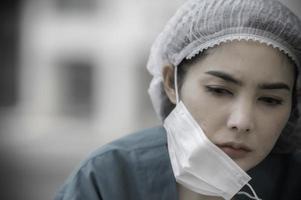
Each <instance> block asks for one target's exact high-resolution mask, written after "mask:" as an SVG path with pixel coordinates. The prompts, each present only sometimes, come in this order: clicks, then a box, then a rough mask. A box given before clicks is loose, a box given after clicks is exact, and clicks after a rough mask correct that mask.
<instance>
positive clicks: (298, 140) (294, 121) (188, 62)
mask: <svg viewBox="0 0 301 200" xmlns="http://www.w3.org/2000/svg"><path fill="white" fill-rule="evenodd" d="M208 54H209V53H208V51H206V50H205V51H203V52H202V53H200V54H199V55H197V56H195V57H194V58H192V59H184V60H183V61H182V62H181V63H180V64H179V65H178V69H177V81H178V82H177V83H178V91H181V88H182V85H183V82H184V80H185V77H186V73H187V72H188V70H189V68H190V67H191V66H192V65H193V64H195V63H197V62H199V61H200V60H202V59H203V58H204V57H205V56H206V55H208ZM289 60H290V62H291V63H292V64H293V66H294V76H295V77H294V79H295V80H294V87H293V91H292V109H291V113H290V117H289V120H288V122H287V124H286V126H285V127H284V128H283V130H282V133H281V134H280V136H279V138H278V140H277V142H276V144H275V146H274V147H273V149H272V152H273V153H289V152H293V151H295V150H296V149H301V134H299V131H301V126H300V125H299V126H298V124H299V123H298V119H299V111H298V110H299V109H298V96H299V94H298V91H297V87H296V85H297V77H298V74H299V72H298V68H297V66H296V64H295V63H294V62H293V61H291V59H289ZM172 84H173V87H174V81H172ZM161 87H162V88H161V92H162V93H164V95H161V96H163V97H164V99H163V101H162V105H161V111H162V113H161V115H162V116H163V119H165V118H166V117H167V116H168V115H169V113H170V112H171V111H172V110H173V109H174V107H175V104H173V103H172V102H171V101H170V100H169V99H168V97H167V95H166V94H165V91H164V88H163V84H162V86H161ZM299 104H300V102H299Z"/></svg>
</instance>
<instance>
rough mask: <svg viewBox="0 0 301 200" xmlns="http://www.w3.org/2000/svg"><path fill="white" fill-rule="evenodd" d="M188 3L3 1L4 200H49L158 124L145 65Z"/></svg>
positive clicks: (290, 0)
mask: <svg viewBox="0 0 301 200" xmlns="http://www.w3.org/2000/svg"><path fill="white" fill-rule="evenodd" d="M184 1H185V0H173V1H171V0H152V1H150V0H23V1H22V0H2V1H1V7H0V9H1V12H0V15H1V17H0V21H1V23H0V50H1V51H0V52H1V54H0V56H1V67H0V92H1V93H0V137H1V139H0V176H1V178H0V199H1V200H2V199H3V200H42V199H43V200H50V199H52V198H53V197H54V194H55V191H56V190H57V189H58V187H59V186H60V185H61V184H62V183H63V181H64V180H65V179H66V178H67V176H68V175H69V174H70V172H71V171H72V169H73V168H74V167H75V166H76V165H78V163H79V162H80V160H82V159H83V158H84V157H85V156H86V155H87V154H88V153H89V152H91V151H92V150H94V149H95V148H97V147H98V146H101V145H103V144H104V143H107V142H109V141H112V140H113V139H116V138H118V137H121V136H123V135H126V134H129V133H131V132H133V131H136V130H139V129H142V128H146V127H151V126H155V125H158V124H160V122H159V121H158V119H157V118H156V116H155V113H154V111H153V109H152V106H151V102H150V100H149V97H148V94H147V88H148V84H149V81H150V79H151V77H150V75H149V74H148V73H147V71H146V69H145V65H146V62H147V58H148V54H149V49H150V46H151V44H152V42H153V40H154V39H155V37H156V36H157V34H158V33H159V32H160V31H161V30H162V28H163V25H164V23H165V22H166V21H167V20H168V19H169V18H170V16H171V15H172V14H173V13H174V11H175V10H176V8H177V7H178V6H179V5H180V4H182V3H183V2H184ZM282 2H284V3H286V4H287V5H288V6H289V7H290V8H292V10H293V11H294V12H295V13H296V14H297V15H299V16H300V17H301V2H300V1H299V0H282Z"/></svg>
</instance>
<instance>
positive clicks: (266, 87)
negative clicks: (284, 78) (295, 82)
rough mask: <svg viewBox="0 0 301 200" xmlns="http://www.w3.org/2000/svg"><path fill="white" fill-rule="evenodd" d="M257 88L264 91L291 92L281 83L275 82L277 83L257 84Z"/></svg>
mask: <svg viewBox="0 0 301 200" xmlns="http://www.w3.org/2000/svg"><path fill="white" fill-rule="evenodd" d="M259 88H260V89H264V90H279V89H284V90H288V91H291V88H290V87H289V86H288V85H287V84H285V83H282V82H277V83H262V84H259Z"/></svg>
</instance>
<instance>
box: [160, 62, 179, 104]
mask: <svg viewBox="0 0 301 200" xmlns="http://www.w3.org/2000/svg"><path fill="white" fill-rule="evenodd" d="M162 74H163V86H164V91H165V93H166V95H167V97H168V99H169V100H170V102H172V103H173V104H176V91H175V86H174V85H175V84H174V67H173V66H171V65H166V66H164V67H163V70H162Z"/></svg>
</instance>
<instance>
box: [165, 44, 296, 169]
mask: <svg viewBox="0 0 301 200" xmlns="http://www.w3.org/2000/svg"><path fill="white" fill-rule="evenodd" d="M293 84H294V70H293V65H292V64H291V63H290V62H289V60H288V58H287V57H286V56H285V55H284V54H283V53H281V52H280V51H279V50H277V49H274V48H272V47H268V46H266V45H263V44H259V43H256V42H243V41H240V42H230V43H226V44H223V45H220V46H218V47H215V48H213V49H212V50H210V51H209V54H208V55H207V56H205V57H204V58H202V59H201V60H200V61H198V62H197V63H194V64H193V65H192V66H190V67H189V69H188V71H187V73H186V75H185V78H184V80H183V84H182V87H181V88H180V99H181V100H182V101H183V103H184V104H185V105H186V107H187V108H188V110H189V111H190V113H191V114H192V116H193V117H194V118H195V120H196V121H197V122H198V123H199V125H200V126H201V127H202V129H203V130H204V132H205V134H206V135H207V137H208V138H209V139H210V140H211V141H212V142H213V143H214V144H216V145H217V146H219V147H220V148H221V149H222V150H223V151H224V152H225V153H226V154H228V155H229V156H230V157H231V158H232V159H233V160H234V161H235V162H236V163H237V164H238V165H239V166H240V167H241V168H242V169H244V170H249V169H250V168H252V167H254V166H255V165H257V164H258V163H259V162H261V161H262V160H263V159H264V158H265V157H266V156H267V154H268V153H269V152H270V151H271V149H272V148H273V146H274V144H275V142H276V140H277V139H278V137H279V135H280V133H281V131H282V129H283V128H284V126H285V124H286V122H287V121H288V118H289V115H290V111H291V104H292V89H293ZM170 97H172V95H171V96H170ZM170 99H171V100H172V101H173V102H174V98H170Z"/></svg>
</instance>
